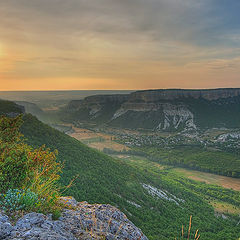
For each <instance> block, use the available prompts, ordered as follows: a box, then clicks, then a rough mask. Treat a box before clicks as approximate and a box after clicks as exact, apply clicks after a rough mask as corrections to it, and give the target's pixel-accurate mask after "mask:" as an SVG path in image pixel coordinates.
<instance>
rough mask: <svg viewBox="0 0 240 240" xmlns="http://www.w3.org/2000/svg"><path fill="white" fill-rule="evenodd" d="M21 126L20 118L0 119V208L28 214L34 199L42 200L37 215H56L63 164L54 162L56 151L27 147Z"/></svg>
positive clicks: (43, 147)
mask: <svg viewBox="0 0 240 240" xmlns="http://www.w3.org/2000/svg"><path fill="white" fill-rule="evenodd" d="M22 122H23V121H22V116H18V117H16V118H7V117H1V118H0V193H2V194H4V195H1V198H2V199H3V200H1V202H0V205H2V206H4V207H5V208H7V207H9V208H10V209H12V210H20V209H24V210H30V209H32V207H33V206H32V204H35V203H36V201H35V200H36V199H38V200H39V199H42V200H44V201H40V203H39V204H38V205H37V207H38V209H37V210H38V211H40V212H43V213H47V212H58V205H57V204H56V203H57V199H58V197H59V189H58V185H57V182H58V180H59V179H60V175H59V174H60V173H61V171H62V164H61V163H59V162H57V161H56V156H57V151H53V152H51V151H50V149H46V148H45V146H42V147H40V148H37V149H33V148H32V147H31V146H29V145H27V144H26V143H25V142H24V138H23V136H22V135H21V133H20V132H19V128H20V126H21V124H22ZM18 189H20V190H18ZM3 196H6V197H4V198H3Z"/></svg>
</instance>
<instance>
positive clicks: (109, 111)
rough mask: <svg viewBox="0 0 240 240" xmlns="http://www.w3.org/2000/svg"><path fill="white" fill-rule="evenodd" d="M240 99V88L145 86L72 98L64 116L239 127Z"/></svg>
mask: <svg viewBox="0 0 240 240" xmlns="http://www.w3.org/2000/svg"><path fill="white" fill-rule="evenodd" d="M239 103H240V88H236V89H234V88H229V89H226V88H224V89H203V90H188V89H158V90H144V91H136V92H133V93H130V94H128V95H126V94H125V95H93V96H89V97H86V98H85V99H83V100H79V101H76V100H75V101H71V102H70V103H69V104H68V106H67V107H66V108H65V109H63V110H62V113H64V114H62V116H63V118H62V119H63V120H65V121H67V122H69V121H70V122H90V123H94V124H97V125H99V124H107V125H110V126H113V127H120V128H130V129H132V128H135V129H139V128H140V129H148V130H154V131H156V130H157V131H183V130H196V129H202V128H210V127H229V128H237V127H240V125H239V123H238V122H240V121H238V120H240V109H239V108H238V106H239ZM227 116H229V119H228V118H227ZM231 116H234V118H235V119H233V118H232V117H231Z"/></svg>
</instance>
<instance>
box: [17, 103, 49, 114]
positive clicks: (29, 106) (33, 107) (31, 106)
mask: <svg viewBox="0 0 240 240" xmlns="http://www.w3.org/2000/svg"><path fill="white" fill-rule="evenodd" d="M15 103H16V104H18V105H20V106H23V107H24V108H25V112H26V113H31V114H32V115H34V116H38V115H41V114H43V113H44V112H43V110H42V109H41V108H40V107H38V105H37V104H35V103H31V102H26V101H15Z"/></svg>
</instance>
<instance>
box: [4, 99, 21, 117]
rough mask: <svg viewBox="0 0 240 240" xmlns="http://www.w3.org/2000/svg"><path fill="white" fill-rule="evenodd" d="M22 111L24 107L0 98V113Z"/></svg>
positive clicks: (12, 113)
mask: <svg viewBox="0 0 240 240" xmlns="http://www.w3.org/2000/svg"><path fill="white" fill-rule="evenodd" d="M22 112H24V108H23V107H21V106H19V105H18V104H16V103H14V102H11V101H6V100H1V99H0V115H15V114H19V113H22Z"/></svg>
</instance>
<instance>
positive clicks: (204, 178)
mask: <svg viewBox="0 0 240 240" xmlns="http://www.w3.org/2000/svg"><path fill="white" fill-rule="evenodd" d="M171 171H172V172H174V173H176V174H179V175H180V176H184V177H187V178H189V179H193V180H196V181H200V182H205V183H207V184H214V185H218V186H221V187H224V188H228V189H233V190H236V191H240V179H239V178H231V177H225V176H220V175H217V174H212V173H205V172H200V171H195V170H190V169H184V168H172V170H171Z"/></svg>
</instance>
